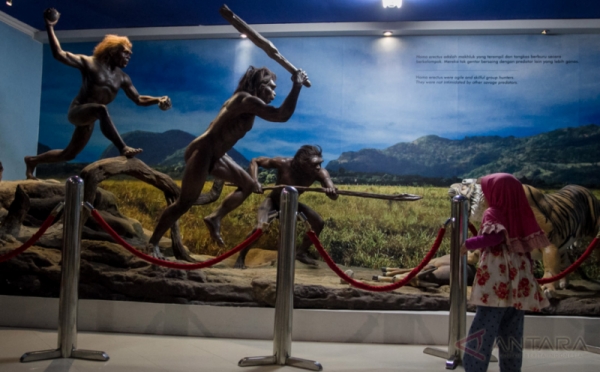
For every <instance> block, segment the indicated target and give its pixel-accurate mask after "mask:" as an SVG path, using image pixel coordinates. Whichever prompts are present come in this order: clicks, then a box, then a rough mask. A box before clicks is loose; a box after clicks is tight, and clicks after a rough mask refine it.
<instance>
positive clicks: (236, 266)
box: [233, 256, 247, 270]
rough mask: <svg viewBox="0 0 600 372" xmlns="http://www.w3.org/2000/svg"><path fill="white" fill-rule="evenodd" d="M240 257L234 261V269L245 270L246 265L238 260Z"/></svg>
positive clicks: (241, 260) (242, 260)
mask: <svg viewBox="0 0 600 372" xmlns="http://www.w3.org/2000/svg"><path fill="white" fill-rule="evenodd" d="M240 257H241V256H238V259H237V260H236V261H235V264H234V265H233V268H234V269H242V270H243V269H246V268H247V267H246V263H245V262H244V261H245V259H240Z"/></svg>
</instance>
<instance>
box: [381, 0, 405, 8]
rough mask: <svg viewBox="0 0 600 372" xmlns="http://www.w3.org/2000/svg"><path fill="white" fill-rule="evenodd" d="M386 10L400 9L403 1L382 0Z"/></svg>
mask: <svg viewBox="0 0 600 372" xmlns="http://www.w3.org/2000/svg"><path fill="white" fill-rule="evenodd" d="M381 3H382V4H383V7H384V8H400V7H402V0H381Z"/></svg>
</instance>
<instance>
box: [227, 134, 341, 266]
mask: <svg viewBox="0 0 600 372" xmlns="http://www.w3.org/2000/svg"><path fill="white" fill-rule="evenodd" d="M322 163H323V157H322V151H321V148H320V147H319V146H311V145H304V146H302V147H300V149H299V150H298V151H297V152H296V154H295V155H294V157H293V158H283V157H275V158H267V157H259V158H254V159H252V161H251V162H250V174H251V175H252V178H253V179H254V180H255V182H257V183H258V168H259V167H262V168H265V169H276V170H277V181H276V184H277V185H290V186H310V185H312V184H313V183H314V182H315V181H318V182H319V183H321V185H322V186H323V187H324V188H325V194H326V195H327V196H328V197H329V198H330V199H331V200H336V199H337V198H338V196H339V195H338V194H337V190H336V188H335V185H334V184H333V181H332V180H331V177H330V176H329V172H327V170H326V169H325V168H322V167H321V164H322ZM281 190H282V189H276V190H274V191H272V192H271V193H270V194H269V195H268V196H267V198H266V199H265V200H264V201H263V202H262V203H261V205H260V207H259V209H258V216H257V217H258V224H257V228H261V227H262V226H263V225H264V224H265V223H267V222H268V220H269V215H271V214H272V213H273V211H277V212H279V209H280V205H279V202H280V198H281ZM298 193H299V194H302V191H299V192H298ZM298 213H304V215H305V216H306V218H307V219H308V223H309V224H310V226H311V228H312V229H313V231H314V232H315V233H316V234H317V236H318V235H319V234H320V233H321V231H322V230H323V227H324V226H325V222H324V221H323V219H322V218H321V216H319V214H318V213H317V212H315V211H314V210H312V209H311V208H309V207H308V206H307V205H306V204H303V203H298ZM311 244H312V243H311V241H310V239H309V238H308V236H306V235H305V236H304V238H303V239H302V243H301V244H300V246H299V247H298V249H297V251H296V259H297V260H298V261H300V262H303V263H305V264H308V265H316V264H317V262H316V261H315V260H313V259H312V258H310V257H309V256H308V249H309V248H310V246H311ZM249 250H250V247H248V248H246V249H244V250H243V251H241V252H240V255H239V256H238V259H237V261H236V262H235V267H236V268H238V269H243V268H245V260H246V254H248V251H249Z"/></svg>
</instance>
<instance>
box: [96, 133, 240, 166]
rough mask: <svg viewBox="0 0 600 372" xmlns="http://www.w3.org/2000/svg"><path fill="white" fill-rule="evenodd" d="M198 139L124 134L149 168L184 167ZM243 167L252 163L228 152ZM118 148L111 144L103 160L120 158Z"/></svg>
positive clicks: (128, 142)
mask: <svg viewBox="0 0 600 372" xmlns="http://www.w3.org/2000/svg"><path fill="white" fill-rule="evenodd" d="M195 138H196V137H195V136H194V135H192V134H190V133H187V132H184V131H181V130H177V129H174V130H168V131H166V132H163V133H154V132H145V131H140V130H136V131H133V132H127V133H125V134H123V140H124V141H125V143H127V146H131V147H136V148H137V147H139V148H142V149H144V152H142V153H141V154H139V155H137V156H136V157H137V158H138V159H140V160H142V161H143V162H144V163H146V164H148V165H149V166H159V167H163V168H164V167H183V166H184V165H185V161H184V159H183V155H184V152H185V148H186V147H187V146H188V145H189V144H190V142H192V141H193V140H194V139H195ZM227 154H228V155H229V156H231V157H232V158H233V160H235V161H236V162H237V163H238V164H239V165H241V166H242V167H247V166H248V165H249V164H250V162H249V161H248V159H246V158H245V157H244V155H242V154H240V153H239V152H238V151H237V150H235V149H231V150H230V151H228V152H227ZM118 155H119V153H118V152H117V149H116V147H115V146H114V145H113V144H111V145H110V146H108V147H107V148H106V149H105V150H104V152H102V155H101V157H100V158H101V159H104V158H110V157H113V156H118Z"/></svg>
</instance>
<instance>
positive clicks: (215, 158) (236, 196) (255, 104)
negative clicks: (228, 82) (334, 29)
mask: <svg viewBox="0 0 600 372" xmlns="http://www.w3.org/2000/svg"><path fill="white" fill-rule="evenodd" d="M275 80H276V76H275V74H274V73H273V72H271V71H270V70H269V69H267V68H266V67H262V68H254V67H252V66H250V67H249V68H248V70H247V71H246V73H245V75H244V76H243V77H242V79H241V80H240V82H239V84H238V87H237V89H236V91H235V92H234V93H233V95H232V96H231V97H230V98H229V99H228V100H227V101H226V102H225V103H224V104H223V106H222V107H221V110H220V111H219V113H218V114H217V117H216V118H215V119H214V120H213V121H212V123H210V125H209V126H208V128H207V129H206V131H205V132H204V133H203V134H202V135H201V136H200V137H198V138H196V139H195V140H193V141H192V143H190V145H189V146H188V147H187V149H186V150H185V170H184V172H183V178H182V180H181V194H180V196H179V198H178V199H177V200H176V201H175V203H173V204H171V205H169V206H168V207H167V208H166V209H165V210H164V212H163V213H162V215H161V216H160V219H159V221H158V224H157V225H156V228H155V230H154V233H153V234H152V237H151V238H150V241H149V243H148V245H149V248H150V249H151V250H152V251H153V254H154V255H155V256H157V257H161V256H162V254H161V252H160V250H159V248H158V242H159V240H160V238H161V237H162V236H163V235H164V233H165V232H167V230H168V229H169V228H170V227H171V226H172V225H173V224H174V223H175V222H176V221H177V220H178V219H179V217H181V216H182V215H183V214H184V213H185V212H187V211H188V210H189V209H190V208H191V207H192V206H193V205H194V202H195V201H196V200H197V199H198V197H199V195H200V192H201V191H202V187H203V186H204V183H205V182H206V178H207V177H208V175H209V174H211V175H213V176H215V177H217V178H219V179H222V180H224V181H227V182H231V183H233V184H235V185H236V186H237V187H238V188H237V189H236V190H235V191H234V192H233V193H231V194H229V195H228V196H227V197H226V198H225V200H224V201H223V203H222V204H221V205H220V206H219V207H218V209H217V210H216V211H214V212H213V213H212V214H210V215H209V216H207V217H205V218H204V222H205V223H206V226H207V227H208V229H209V231H210V234H211V237H212V238H213V240H215V241H217V242H218V243H219V244H220V245H224V242H223V240H222V238H221V234H220V227H221V219H222V218H223V217H224V216H225V215H227V213H229V212H231V211H232V210H234V209H235V208H237V207H238V206H240V204H242V202H243V201H244V200H246V198H247V197H248V196H249V195H250V194H251V193H252V192H261V186H260V184H259V183H258V182H257V181H255V180H253V179H252V178H251V177H250V175H249V174H248V172H246V171H245V170H244V169H242V167H240V166H239V165H238V164H237V163H236V162H235V161H233V159H232V158H231V157H229V156H228V155H227V154H226V153H227V151H229V150H230V149H231V148H232V147H233V145H235V144H236V142H237V141H239V140H240V139H241V138H243V137H244V135H245V134H246V132H248V131H249V130H251V129H252V126H253V125H254V119H255V118H256V116H258V117H259V118H262V119H264V120H267V121H272V122H286V121H288V120H289V119H290V117H291V116H292V114H293V113H294V111H295V110H296V103H297V101H298V97H299V95H300V90H301V88H302V85H303V84H304V83H305V82H306V81H307V80H308V76H307V75H306V73H305V72H304V71H302V70H298V71H296V72H295V73H294V74H293V75H292V82H293V85H292V89H291V91H290V93H289V94H288V96H287V97H286V98H285V100H284V101H283V103H282V104H281V106H280V107H274V106H271V105H269V103H271V102H272V101H273V99H275V87H276V85H275Z"/></svg>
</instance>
